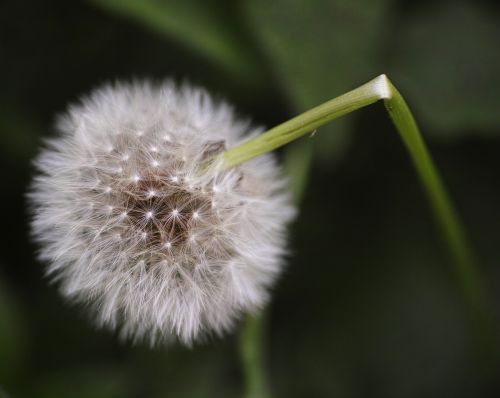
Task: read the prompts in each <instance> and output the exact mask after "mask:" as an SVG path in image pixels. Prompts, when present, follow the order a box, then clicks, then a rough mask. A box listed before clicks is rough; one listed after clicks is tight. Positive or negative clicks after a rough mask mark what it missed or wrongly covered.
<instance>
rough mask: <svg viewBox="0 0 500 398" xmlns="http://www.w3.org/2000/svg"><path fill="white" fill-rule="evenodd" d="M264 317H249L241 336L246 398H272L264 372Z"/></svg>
mask: <svg viewBox="0 0 500 398" xmlns="http://www.w3.org/2000/svg"><path fill="white" fill-rule="evenodd" d="M263 322H264V317H263V316H262V314H261V315H257V316H248V317H247V319H246V320H245V325H244V326H243V327H242V330H241V334H240V355H241V361H242V363H243V367H242V369H243V378H244V383H245V395H244V398H270V397H271V394H270V392H269V389H268V383H267V379H266V372H264V358H263V357H262V355H263V353H264V352H265V350H264V349H263V345H264V330H265V328H264V327H263Z"/></svg>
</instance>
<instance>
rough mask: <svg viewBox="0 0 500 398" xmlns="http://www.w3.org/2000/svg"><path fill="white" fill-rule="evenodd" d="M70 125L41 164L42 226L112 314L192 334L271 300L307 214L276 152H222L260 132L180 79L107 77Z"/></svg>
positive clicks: (49, 253)
mask: <svg viewBox="0 0 500 398" xmlns="http://www.w3.org/2000/svg"><path fill="white" fill-rule="evenodd" d="M58 130H59V133H60V135H59V136H58V137H57V138H54V139H52V140H50V141H49V142H48V143H47V145H46V148H45V149H43V150H42V152H41V153H40V155H39V156H38V158H37V159H36V162H35V164H36V168H37V171H38V174H37V176H36V177H35V179H34V182H33V184H32V188H31V191H30V194H29V199H30V202H31V204H32V207H33V220H32V233H33V236H34V238H35V240H36V241H37V242H39V244H40V247H41V249H40V258H41V259H42V260H44V261H45V262H47V263H48V267H47V273H48V275H50V276H51V277H52V278H53V279H54V280H55V281H57V282H58V283H59V286H60V288H61V291H62V294H63V295H64V296H65V297H67V298H68V299H70V300H72V301H75V302H80V303H86V304H88V305H89V307H90V308H92V310H93V311H92V313H93V314H94V315H95V318H96V321H97V324H98V325H100V326H105V327H108V328H111V329H113V330H118V331H119V332H120V334H121V336H122V337H124V338H127V339H132V340H134V341H138V340H144V339H145V340H147V341H149V343H150V344H152V345H155V344H158V343H161V342H164V341H168V340H170V339H172V338H174V337H177V338H178V339H179V340H180V341H181V342H183V343H185V344H187V345H190V344H192V343H193V341H195V340H198V339H200V338H203V337H204V336H206V335H207V334H211V333H215V334H221V333H223V332H225V331H227V330H229V329H230V328H231V326H232V325H233V324H234V322H235V320H237V319H238V316H239V315H241V314H242V313H245V312H254V311H256V310H257V309H259V308H260V307H262V306H263V305H265V303H266V302H267V300H268V298H269V294H268V293H269V288H270V287H271V285H272V283H273V282H274V281H275V279H276V277H277V276H278V275H279V273H280V271H281V269H282V257H283V254H284V252H285V243H286V242H285V226H286V223H287V222H288V221H290V220H291V219H292V217H293V214H294V210H293V208H292V207H291V205H290V200H289V196H288V194H286V193H285V192H284V190H283V185H284V184H283V179H282V178H281V176H280V173H279V170H278V168H277V166H276V164H275V161H274V159H273V158H272V156H271V155H269V154H266V155H264V156H261V157H259V158H258V159H255V160H251V161H248V162H246V163H244V164H241V165H238V166H235V167H232V168H227V167H222V162H220V161H218V160H214V161H213V159H218V157H217V156H216V155H217V154H219V153H220V152H222V151H223V150H224V149H225V148H230V147H233V146H235V145H237V144H238V143H240V142H241V140H242V139H243V134H244V133H245V132H250V135H256V134H258V133H259V132H260V131H259V130H258V129H256V128H251V127H250V126H249V125H248V124H247V123H245V122H242V121H240V120H238V119H237V118H235V116H234V114H233V111H232V109H231V108H230V107H229V106H228V105H226V104H224V103H217V102H216V101H214V100H213V99H212V98H211V97H210V96H209V95H208V94H207V93H206V92H205V91H203V90H200V89H196V88H190V87H187V86H184V87H176V86H175V85H174V84H172V83H168V82H167V83H164V84H162V85H160V86H154V85H152V84H150V83H134V84H115V85H113V86H105V87H103V88H100V89H98V90H96V91H94V92H93V93H92V94H91V95H90V96H89V97H86V98H84V99H83V101H82V102H81V103H80V104H79V105H76V106H72V107H71V108H70V109H69V111H68V113H67V114H66V115H64V116H63V117H62V118H60V120H59V123H58Z"/></svg>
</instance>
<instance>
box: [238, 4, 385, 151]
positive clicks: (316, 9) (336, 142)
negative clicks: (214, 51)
mask: <svg viewBox="0 0 500 398" xmlns="http://www.w3.org/2000/svg"><path fill="white" fill-rule="evenodd" d="M245 4H246V10H247V17H248V18H249V21H250V24H249V25H250V26H253V27H254V32H255V36H256V38H257V39H258V40H259V42H260V44H261V46H262V47H263V49H264V50H265V52H266V53H267V55H268V57H269V59H270V60H271V62H272V67H273V68H274V73H275V77H276V78H277V79H278V81H279V83H280V84H281V86H282V88H283V90H285V92H286V93H287V95H288V97H289V98H290V100H291V103H292V106H293V108H294V110H295V112H302V111H305V110H306V109H308V108H310V107H313V106H315V105H319V104H320V103H322V102H324V101H327V100H329V99H331V98H333V97H335V96H337V95H340V94H342V93H343V92H345V91H347V90H350V89H352V88H354V87H356V86H358V85H359V84H362V83H364V82H366V81H368V80H370V79H371V78H373V77H375V76H377V75H378V74H380V73H382V71H381V70H380V68H379V63H378V60H379V59H380V49H381V45H382V44H383V39H384V37H385V34H384V33H385V26H386V24H387V21H388V19H389V16H390V15H389V8H390V6H391V4H393V0H380V1H372V0H360V1H355V2H353V1H349V0H339V1H329V0H292V1H289V0H275V1H265V0H248V1H246V3H245ZM351 120H352V119H351V118H348V119H341V120H338V121H335V122H334V123H332V124H331V125H329V126H326V127H322V128H321V129H320V130H319V132H318V133H319V134H318V135H317V137H316V138H315V141H317V143H316V144H317V145H316V148H318V149H319V150H320V154H321V155H322V158H326V159H328V160H331V159H332V158H333V157H335V155H336V154H339V153H340V152H341V150H342V149H343V147H344V146H345V145H344V144H345V140H346V137H345V134H344V133H345V131H346V130H347V129H348V127H349V122H350V121H351Z"/></svg>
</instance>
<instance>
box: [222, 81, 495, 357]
mask: <svg viewBox="0 0 500 398" xmlns="http://www.w3.org/2000/svg"><path fill="white" fill-rule="evenodd" d="M379 100H383V101H384V105H385V108H386V109H387V111H388V113H389V116H390V117H391V119H392V121H393V123H394V125H395V126H396V129H397V131H398V132H399V135H400V136H401V138H402V140H403V142H404V144H405V146H406V149H407V150H408V152H409V155H410V157H411V160H412V162H413V165H414V167H415V169H416V172H417V175H418V177H419V179H420V181H421V183H422V185H423V188H424V190H425V193H426V195H427V198H428V200H429V202H430V205H431V209H432V211H433V214H434V217H435V219H436V221H437V224H438V228H439V230H440V232H441V234H442V236H443V238H444V242H445V244H446V247H447V249H448V253H449V256H450V259H451V264H452V265H453V270H454V273H455V274H456V278H457V281H458V284H459V287H460V289H461V291H462V295H463V299H464V301H465V302H466V305H467V307H468V314H469V318H470V320H471V323H472V327H473V332H474V336H475V338H476V342H477V343H478V348H480V349H481V351H482V353H483V354H485V353H486V354H487V355H488V356H489V358H490V359H491V358H492V355H495V354H496V352H497V350H496V348H497V346H496V336H495V324H494V322H493V317H492V312H491V311H490V308H489V303H488V300H487V298H486V295H485V291H484V283H483V280H482V278H481V275H480V272H479V270H478V268H477V265H476V261H475V258H474V256H473V253H472V250H471V246H470V244H469V242H468V239H467V237H466V234H465V231H464V228H463V226H462V223H461V221H460V219H459V217H458V215H457V213H456V211H455V209H454V206H453V205H452V203H451V200H450V198H449V196H448V194H447V192H446V190H445V188H444V185H443V183H442V181H441V178H440V175H439V173H438V171H437V169H436V166H435V165H434V162H433V160H432V158H431V156H430V154H429V152H428V149H427V147H426V145H425V143H424V141H423V138H422V135H421V133H420V131H419V129H418V126H417V124H416V122H415V119H414V118H413V116H412V114H411V112H410V109H409V108H408V106H407V104H406V102H405V101H404V99H403V97H402V96H401V94H400V93H399V92H398V90H397V89H396V88H395V87H394V85H393V84H392V83H391V82H390V81H389V79H388V78H387V77H386V76H385V75H381V76H378V77H377V78H375V79H373V80H371V81H369V82H368V83H366V84H364V85H362V86H360V87H358V88H356V89H354V90H352V91H349V92H348V93H346V94H343V95H341V96H339V97H337V98H334V99H332V100H330V101H328V102H326V103H324V104H322V105H319V106H317V107H315V108H313V109H311V110H309V111H307V112H304V113H302V114H301V115H299V116H297V117H294V118H292V119H290V120H288V121H286V122H285V123H282V124H280V125H278V126H276V127H274V128H272V129H270V130H268V131H267V132H265V133H263V134H261V135H259V136H258V137H255V138H253V139H251V140H249V141H247V142H244V143H243V144H241V145H239V146H237V147H234V148H230V149H229V150H227V151H225V152H224V153H223V158H224V165H225V167H233V166H236V165H238V164H241V163H243V162H246V161H247V160H250V159H253V158H255V157H257V156H259V155H262V154H264V153H267V152H270V151H272V150H274V149H276V148H279V147H281V146H283V145H285V144H287V143H289V142H291V141H294V140H296V139H298V138H300V137H302V136H303V135H305V134H307V133H310V132H312V131H314V130H315V129H317V128H318V127H320V126H322V125H324V124H326V123H328V122H330V121H332V120H334V119H336V118H339V117H341V116H343V115H346V114H348V113H350V112H353V111H355V110H357V109H360V108H363V107H365V106H368V105H370V104H373V103H375V102H377V101H379ZM254 333H256V332H255V331H254ZM246 336H247V337H248V338H250V335H249V334H246ZM247 344H248V346H250V345H251V343H250V342H248V343H247ZM254 355H258V354H254Z"/></svg>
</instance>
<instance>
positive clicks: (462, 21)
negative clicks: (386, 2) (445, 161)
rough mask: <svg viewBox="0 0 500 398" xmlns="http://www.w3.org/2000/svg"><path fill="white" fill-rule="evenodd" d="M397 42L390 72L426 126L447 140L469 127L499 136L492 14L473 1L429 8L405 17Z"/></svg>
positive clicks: (499, 85) (499, 35)
mask: <svg viewBox="0 0 500 398" xmlns="http://www.w3.org/2000/svg"><path fill="white" fill-rule="evenodd" d="M403 18H404V17H403ZM394 40H395V43H394V46H395V50H394V51H395V52H394V54H393V55H394V60H393V65H392V67H391V68H390V70H389V71H388V72H389V73H390V76H392V77H393V81H395V83H396V84H397V85H398V87H400V88H401V89H402V92H403V94H404V95H405V96H406V97H407V98H408V100H409V102H410V104H411V106H412V107H413V108H414V110H415V111H416V114H417V118H418V119H420V120H421V121H422V122H423V124H424V128H425V127H430V128H431V129H433V130H435V133H436V134H439V135H441V136H442V137H445V138H446V137H453V136H455V135H456V134H457V133H458V134H460V133H462V132H463V133H465V132H467V131H471V129H472V130H473V131H477V129H483V130H484V131H488V130H491V133H494V132H498V127H499V126H500V118H499V117H498V110H499V109H500V95H499V91H500V73H499V71H500V51H499V43H500V25H499V24H498V17H497V16H496V15H495V14H494V13H491V12H490V13H488V12H487V10H486V9H484V8H482V6H481V5H480V4H477V3H474V2H468V3H464V2H462V1H458V2H444V3H441V4H434V3H430V5H428V4H426V6H425V7H423V6H422V7H421V8H420V10H419V12H412V13H411V14H408V15H407V16H406V18H405V19H403V22H402V23H401V27H400V29H399V31H398V32H397V34H395V35H394ZM425 124H427V126H425Z"/></svg>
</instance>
